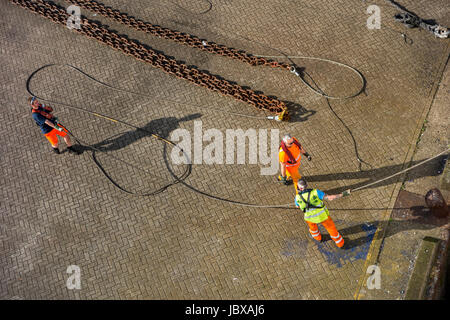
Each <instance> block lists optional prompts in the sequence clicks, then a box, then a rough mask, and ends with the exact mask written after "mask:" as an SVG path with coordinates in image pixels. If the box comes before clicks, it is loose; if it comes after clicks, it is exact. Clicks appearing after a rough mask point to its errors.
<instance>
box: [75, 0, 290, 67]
mask: <svg viewBox="0 0 450 320" xmlns="http://www.w3.org/2000/svg"><path fill="white" fill-rule="evenodd" d="M67 1H68V2H70V3H73V4H74V5H77V6H79V7H81V8H85V9H88V10H90V11H92V12H95V13H97V14H100V15H102V16H104V17H107V18H110V19H113V20H115V21H117V22H119V23H121V24H124V25H127V26H129V27H131V28H134V29H136V30H139V31H144V32H146V33H149V34H151V35H153V36H156V37H160V38H164V39H167V40H172V41H175V42H178V43H181V44H184V45H187V46H189V47H192V48H197V49H200V50H203V51H206V52H209V53H214V54H218V55H221V56H224V57H229V58H232V59H237V60H240V61H242V62H245V63H248V64H250V65H252V66H259V65H265V66H270V67H272V68H282V69H286V70H290V71H291V70H292V65H290V64H288V63H284V62H278V61H275V60H268V59H265V58H263V57H256V56H253V55H251V54H249V53H247V52H245V51H239V50H236V49H234V48H229V47H227V46H224V45H221V44H217V43H214V42H210V41H206V40H202V39H200V38H198V37H196V36H194V35H190V34H186V33H184V32H180V31H175V30H171V29H168V28H164V27H161V26H158V25H154V24H151V23H148V22H144V21H142V20H139V19H135V18H134V17H131V16H129V15H128V14H126V13H123V12H120V11H119V10H116V9H113V8H111V7H107V6H105V5H104V4H102V3H99V2H96V1H92V0H67Z"/></svg>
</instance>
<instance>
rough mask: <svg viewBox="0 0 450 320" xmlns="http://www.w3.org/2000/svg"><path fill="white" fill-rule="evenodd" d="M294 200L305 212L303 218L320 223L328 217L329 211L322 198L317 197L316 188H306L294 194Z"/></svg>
mask: <svg viewBox="0 0 450 320" xmlns="http://www.w3.org/2000/svg"><path fill="white" fill-rule="evenodd" d="M295 201H296V203H297V204H298V206H299V207H300V209H301V210H302V211H303V212H304V214H305V220H306V221H309V222H312V223H321V222H323V221H325V220H327V219H328V217H329V216H330V213H329V212H328V209H327V207H326V206H325V204H324V203H323V201H322V200H320V199H319V196H318V194H317V189H307V190H305V191H303V192H301V193H298V194H297V195H296V196H295Z"/></svg>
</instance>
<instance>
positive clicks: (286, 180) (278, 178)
mask: <svg viewBox="0 0 450 320" xmlns="http://www.w3.org/2000/svg"><path fill="white" fill-rule="evenodd" d="M277 180H278V181H279V182H281V183H283V184H284V185H285V186H287V185H289V184H290V183H291V182H292V178H291V177H289V178H287V177H282V176H281V175H279V176H278V177H277Z"/></svg>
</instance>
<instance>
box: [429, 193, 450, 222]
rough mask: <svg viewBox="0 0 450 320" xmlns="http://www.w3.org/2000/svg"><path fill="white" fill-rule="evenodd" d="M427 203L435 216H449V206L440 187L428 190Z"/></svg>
mask: <svg viewBox="0 0 450 320" xmlns="http://www.w3.org/2000/svg"><path fill="white" fill-rule="evenodd" d="M425 203H426V204H427V207H428V208H430V210H431V214H432V215H433V216H435V217H437V218H445V217H447V216H448V206H447V203H446V202H445V199H444V197H443V196H442V193H441V191H439V189H437V188H433V189H431V190H430V191H428V192H427V194H426V195H425Z"/></svg>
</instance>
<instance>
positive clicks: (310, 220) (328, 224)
mask: <svg viewBox="0 0 450 320" xmlns="http://www.w3.org/2000/svg"><path fill="white" fill-rule="evenodd" d="M348 195H350V190H346V191H344V192H343V193H340V194H335V195H328V194H325V193H324V192H323V191H321V190H319V189H307V182H306V180H305V179H300V180H299V181H298V193H297V194H296V195H295V206H296V207H297V208H300V209H301V210H302V211H303V213H304V214H305V217H304V218H305V221H306V223H307V224H308V226H309V233H310V234H311V236H312V237H313V238H314V239H315V240H317V241H322V235H321V234H320V231H319V228H318V226H317V225H318V224H319V223H321V224H322V225H323V226H324V227H325V229H327V231H328V233H329V234H330V237H331V239H333V240H334V243H336V245H337V246H338V248H342V247H343V246H344V238H343V237H342V236H341V234H340V233H339V231H338V230H337V229H336V226H335V225H334V222H333V220H332V219H331V217H330V213H329V212H328V209H327V207H326V206H325V204H324V203H323V200H328V201H332V200H335V199H339V198H342V197H345V196H348Z"/></svg>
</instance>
